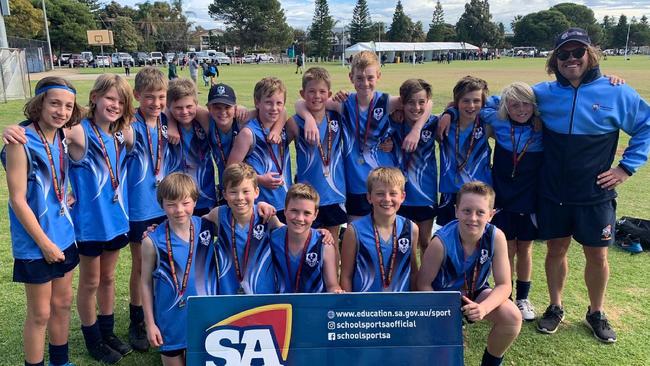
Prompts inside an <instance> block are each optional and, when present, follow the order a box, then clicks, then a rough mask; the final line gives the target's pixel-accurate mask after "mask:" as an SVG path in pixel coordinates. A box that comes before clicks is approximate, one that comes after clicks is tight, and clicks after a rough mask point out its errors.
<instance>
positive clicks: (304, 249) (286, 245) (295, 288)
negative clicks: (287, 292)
mask: <svg viewBox="0 0 650 366" xmlns="http://www.w3.org/2000/svg"><path fill="white" fill-rule="evenodd" d="M309 242H311V229H310V230H309V236H307V240H306V241H305V244H304V245H303V247H302V255H301V256H300V262H298V269H297V270H296V280H295V281H294V286H293V292H294V293H296V292H298V290H299V288H298V286H300V274H301V273H302V266H303V265H304V263H305V261H306V259H307V247H309ZM284 260H285V263H286V264H287V272H288V274H289V275H291V261H290V260H289V232H288V231H287V232H286V233H285V234H284Z"/></svg>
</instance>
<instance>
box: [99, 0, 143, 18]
mask: <svg viewBox="0 0 650 366" xmlns="http://www.w3.org/2000/svg"><path fill="white" fill-rule="evenodd" d="M137 15H138V11H137V10H135V9H134V8H132V7H130V6H127V5H125V6H122V5H120V4H118V3H117V2H115V1H111V2H110V3H108V4H106V5H104V7H103V8H101V9H100V10H99V12H98V16H99V17H100V18H102V20H103V21H104V22H106V23H111V22H113V21H115V19H116V18H117V17H120V16H122V17H127V18H131V19H132V20H133V19H136V17H137Z"/></svg>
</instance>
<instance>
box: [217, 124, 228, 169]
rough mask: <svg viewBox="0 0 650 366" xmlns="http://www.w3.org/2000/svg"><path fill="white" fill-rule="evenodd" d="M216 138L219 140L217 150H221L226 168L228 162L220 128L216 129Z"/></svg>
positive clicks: (220, 153)
mask: <svg viewBox="0 0 650 366" xmlns="http://www.w3.org/2000/svg"><path fill="white" fill-rule="evenodd" d="M214 136H215V137H216V140H217V149H218V150H219V155H220V156H221V161H223V165H224V166H225V165H226V164H227V163H228V162H227V161H226V153H225V150H224V148H223V144H222V142H221V135H220V134H219V127H215V128H214Z"/></svg>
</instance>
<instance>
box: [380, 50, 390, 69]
mask: <svg viewBox="0 0 650 366" xmlns="http://www.w3.org/2000/svg"><path fill="white" fill-rule="evenodd" d="M386 60H388V56H386V54H385V53H384V54H383V55H381V67H384V66H385V65H386Z"/></svg>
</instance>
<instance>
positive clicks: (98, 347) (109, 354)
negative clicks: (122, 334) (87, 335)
mask: <svg viewBox="0 0 650 366" xmlns="http://www.w3.org/2000/svg"><path fill="white" fill-rule="evenodd" d="M88 353H90V356H91V357H92V358H94V359H95V360H97V361H100V362H103V363H107V364H110V365H112V364H116V363H118V362H119V361H120V360H121V359H122V355H121V354H120V353H119V352H117V351H116V350H114V349H112V348H111V347H109V346H108V345H107V344H106V343H104V341H101V342H97V343H96V344H95V345H93V346H91V347H89V348H88Z"/></svg>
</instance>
